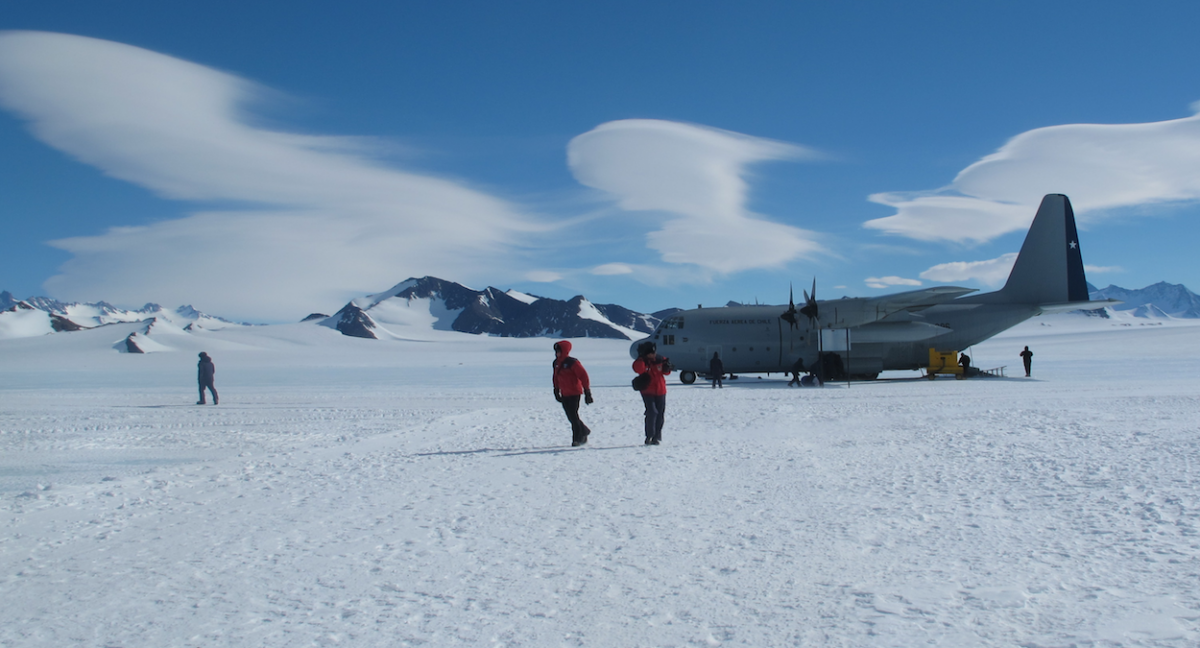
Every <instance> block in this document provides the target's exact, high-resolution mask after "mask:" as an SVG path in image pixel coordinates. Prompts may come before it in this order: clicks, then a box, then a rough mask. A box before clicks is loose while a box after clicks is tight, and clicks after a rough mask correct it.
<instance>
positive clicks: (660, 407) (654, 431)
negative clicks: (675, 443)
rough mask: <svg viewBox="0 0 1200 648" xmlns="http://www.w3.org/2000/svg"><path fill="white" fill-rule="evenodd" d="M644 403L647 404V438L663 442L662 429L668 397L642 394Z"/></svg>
mask: <svg viewBox="0 0 1200 648" xmlns="http://www.w3.org/2000/svg"><path fill="white" fill-rule="evenodd" d="M642 402H643V403H645V404H646V438H647V439H650V440H653V441H662V428H663V420H664V416H665V412H666V410H667V395H666V394H663V395H661V396H655V395H654V394H642Z"/></svg>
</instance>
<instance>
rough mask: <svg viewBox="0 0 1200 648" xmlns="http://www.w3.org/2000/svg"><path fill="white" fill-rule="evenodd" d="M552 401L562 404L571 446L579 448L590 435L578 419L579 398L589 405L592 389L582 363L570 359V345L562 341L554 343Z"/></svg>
mask: <svg viewBox="0 0 1200 648" xmlns="http://www.w3.org/2000/svg"><path fill="white" fill-rule="evenodd" d="M553 368H554V375H553V381H554V400H556V401H558V402H560V403H562V406H563V411H564V412H566V413H567V420H568V421H570V422H571V445H572V446H581V445H583V444H585V443H587V442H588V435H589V434H591V433H592V431H591V430H589V429H588V426H586V425H584V424H583V421H582V420H580V418H579V397H580V396H583V398H584V402H586V403H587V404H588V405H591V404H592V403H593V402H594V401H593V400H592V388H591V381H590V380H588V374H587V371H586V370H584V368H583V363H582V362H580V361H578V360H576V359H575V358H572V357H571V343H570V342H568V341H566V340H562V341H561V342H555V343H554V364H553Z"/></svg>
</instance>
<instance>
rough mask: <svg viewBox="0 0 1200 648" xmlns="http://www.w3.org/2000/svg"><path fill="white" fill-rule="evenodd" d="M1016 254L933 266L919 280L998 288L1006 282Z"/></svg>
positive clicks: (1015, 259)
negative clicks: (971, 282)
mask: <svg viewBox="0 0 1200 648" xmlns="http://www.w3.org/2000/svg"><path fill="white" fill-rule="evenodd" d="M1016 262H1017V253H1016V252H1011V253H1009V254H1005V255H1003V256H1000V257H998V258H995V259H989V260H987V261H954V262H951V263H943V264H940V265H935V266H933V267H932V268H930V269H928V270H926V271H925V272H922V273H921V275H920V276H921V278H922V279H925V280H927V281H936V282H938V283H955V282H959V281H978V282H980V283H982V284H985V285H988V286H999V285H1001V284H1003V283H1004V282H1005V281H1007V280H1008V274H1009V273H1010V272H1012V267H1013V264H1014V263H1016Z"/></svg>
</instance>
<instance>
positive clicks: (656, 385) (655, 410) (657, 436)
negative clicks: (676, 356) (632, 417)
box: [633, 342, 671, 445]
mask: <svg viewBox="0 0 1200 648" xmlns="http://www.w3.org/2000/svg"><path fill="white" fill-rule="evenodd" d="M633 371H634V373H637V374H639V375H640V374H646V375H648V376H649V383H647V385H646V386H645V387H643V388H642V389H641V393H642V402H643V403H644V404H645V405H646V445H658V444H660V443H662V429H663V421H664V420H665V419H666V417H665V415H664V412H665V411H666V409H667V380H666V378H664V376H669V375H671V361H670V360H668V359H667V358H664V357H663V356H660V355H658V346H657V345H656V344H654V343H653V342H642V343H641V344H639V345H638V357H637V360H634V361H633Z"/></svg>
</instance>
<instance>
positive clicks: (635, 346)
mask: <svg viewBox="0 0 1200 648" xmlns="http://www.w3.org/2000/svg"><path fill="white" fill-rule="evenodd" d="M649 339H650V338H642V339H640V340H634V341H633V344H631V345H629V357H630V358H632V359H634V360H637V359H638V350H637V349H638V345H639V344H641V343H642V342H645V341H646V340H649Z"/></svg>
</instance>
